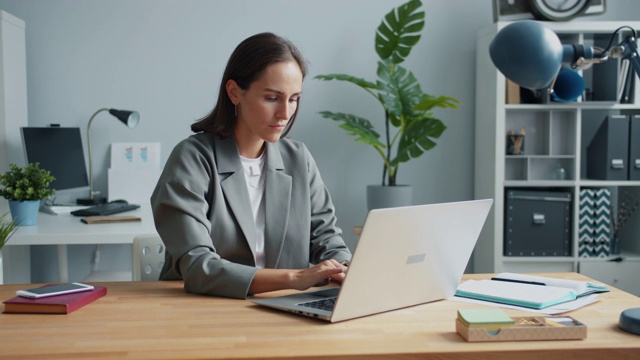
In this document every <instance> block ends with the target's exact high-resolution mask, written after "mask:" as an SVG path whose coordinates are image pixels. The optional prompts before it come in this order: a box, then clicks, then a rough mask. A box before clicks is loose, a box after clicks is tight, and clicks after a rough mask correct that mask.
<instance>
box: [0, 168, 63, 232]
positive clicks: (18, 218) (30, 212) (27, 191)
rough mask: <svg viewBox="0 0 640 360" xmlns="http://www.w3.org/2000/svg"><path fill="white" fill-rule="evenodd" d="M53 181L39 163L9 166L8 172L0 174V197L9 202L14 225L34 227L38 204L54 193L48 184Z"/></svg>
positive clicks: (36, 219)
mask: <svg viewBox="0 0 640 360" xmlns="http://www.w3.org/2000/svg"><path fill="white" fill-rule="evenodd" d="M53 180H55V178H54V177H53V176H52V175H51V173H50V172H49V171H48V170H45V169H41V168H40V164H39V163H31V164H29V165H27V166H23V167H19V166H18V165H16V164H10V165H9V170H8V171H7V172H5V173H3V174H0V196H2V197H3V198H5V199H7V200H9V209H10V210H11V217H12V218H13V219H14V220H15V223H16V225H19V226H28V225H35V224H36V223H37V221H38V210H39V209H40V202H41V201H42V200H43V199H46V198H48V197H50V196H51V195H53V194H54V193H55V190H54V189H50V188H49V184H50V183H51V182H52V181H53Z"/></svg>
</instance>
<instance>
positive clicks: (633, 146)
mask: <svg viewBox="0 0 640 360" xmlns="http://www.w3.org/2000/svg"><path fill="white" fill-rule="evenodd" d="M629 180H640V115H631V118H630V119H629Z"/></svg>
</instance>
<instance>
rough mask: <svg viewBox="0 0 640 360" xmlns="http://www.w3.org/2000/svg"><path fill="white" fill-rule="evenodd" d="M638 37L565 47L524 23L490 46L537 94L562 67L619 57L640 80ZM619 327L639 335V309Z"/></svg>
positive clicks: (503, 68) (504, 69) (512, 75)
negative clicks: (599, 43)
mask: <svg viewBox="0 0 640 360" xmlns="http://www.w3.org/2000/svg"><path fill="white" fill-rule="evenodd" d="M625 28H626V29H629V30H630V31H631V32H632V34H633V35H632V36H628V37H626V38H625V39H624V40H623V41H622V42H621V43H619V44H617V45H615V46H612V45H613V41H614V40H615V36H616V34H617V33H618V32H619V31H620V30H622V29H625ZM636 37H637V36H636V32H635V30H634V29H633V28H631V27H629V26H623V27H620V28H618V29H617V30H616V31H614V32H613V34H612V35H611V40H610V41H609V44H608V46H607V48H606V49H601V48H596V47H586V46H584V45H581V44H571V45H563V44H562V43H561V42H560V39H559V38H558V35H556V33H554V32H553V31H552V30H551V29H549V28H548V27H546V26H544V25H542V24H540V23H538V22H536V21H533V20H525V21H518V22H514V23H512V24H509V25H507V26H505V27H504V28H503V29H502V30H500V31H499V32H498V33H497V34H496V37H495V38H494V39H493V41H491V44H490V45H489V54H490V56H491V61H493V64H494V65H495V66H496V67H497V68H498V70H500V72H501V73H502V74H503V75H504V76H505V77H507V78H508V79H510V80H511V81H513V82H515V83H516V84H518V85H520V86H522V87H524V88H527V89H531V90H534V91H547V92H550V91H551V89H552V88H553V84H554V82H555V79H556V77H557V76H558V73H559V72H560V69H561V67H562V64H568V65H569V66H571V68H573V69H587V68H589V67H590V66H592V65H593V64H598V63H602V62H605V61H607V60H608V59H609V58H620V59H626V60H629V63H630V64H631V66H632V68H633V70H634V71H635V72H636V75H637V76H639V77H640V59H638V57H640V55H639V54H638V47H637V45H636ZM618 325H619V327H620V328H621V329H622V330H625V331H627V332H630V333H634V334H637V335H640V308H634V309H628V310H625V311H623V312H622V314H620V319H619V321H618Z"/></svg>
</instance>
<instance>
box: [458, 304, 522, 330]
mask: <svg viewBox="0 0 640 360" xmlns="http://www.w3.org/2000/svg"><path fill="white" fill-rule="evenodd" d="M458 320H460V321H461V322H462V323H463V324H464V326H466V327H468V328H483V329H486V330H493V329H501V328H504V327H509V326H513V325H515V321H514V320H513V319H512V318H510V317H509V315H507V313H505V312H504V311H502V310H501V309H495V308H494V309H460V310H458Z"/></svg>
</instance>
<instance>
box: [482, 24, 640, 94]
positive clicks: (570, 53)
mask: <svg viewBox="0 0 640 360" xmlns="http://www.w3.org/2000/svg"><path fill="white" fill-rule="evenodd" d="M625 28H626V29H629V30H630V31H631V32H632V34H633V35H632V36H628V37H627V38H625V39H624V40H623V41H622V42H621V43H619V44H617V45H615V46H612V45H613V41H614V40H615V36H616V34H617V33H618V32H619V31H620V30H622V29H625ZM636 37H637V36H636V32H635V30H634V29H633V28H631V27H629V26H623V27H620V28H618V29H617V30H616V31H614V32H613V34H612V35H611V40H610V41H609V45H608V46H607V48H606V49H601V48H597V47H589V46H584V45H581V44H569V45H563V44H562V43H561V42H560V39H559V38H558V35H556V33H554V32H553V31H552V30H551V29H549V28H548V27H546V26H544V25H542V24H541V23H539V22H536V21H533V20H524V21H518V22H514V23H512V24H509V25H507V26H505V27H504V28H503V29H502V30H500V31H499V32H498V34H496V37H495V38H494V39H493V41H491V44H490V45H489V54H490V55H491V60H492V61H493V64H494V65H495V66H496V67H497V68H498V70H500V72H501V73H502V74H504V76H506V77H507V78H508V79H510V80H511V81H513V82H515V83H516V84H518V85H520V86H522V87H524V88H527V89H531V90H541V89H544V90H546V91H550V89H551V88H552V87H553V83H554V81H555V79H556V76H557V75H558V73H559V72H560V68H561V67H562V64H568V65H570V66H571V68H573V69H587V68H589V67H591V65H593V64H598V63H602V62H605V61H607V60H608V59H609V58H620V59H626V60H629V63H630V64H631V66H632V67H633V70H634V71H635V72H636V75H638V76H640V59H638V56H639V55H638V47H637V45H636Z"/></svg>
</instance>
